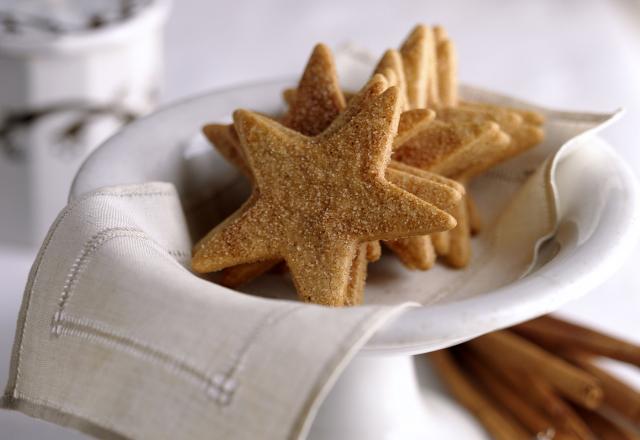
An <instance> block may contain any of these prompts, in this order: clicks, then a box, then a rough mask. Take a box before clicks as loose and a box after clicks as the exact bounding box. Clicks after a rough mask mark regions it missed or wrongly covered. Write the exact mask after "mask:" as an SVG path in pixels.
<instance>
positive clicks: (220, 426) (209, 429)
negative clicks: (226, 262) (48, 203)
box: [4, 183, 403, 439]
mask: <svg viewBox="0 0 640 440" xmlns="http://www.w3.org/2000/svg"><path fill="white" fill-rule="evenodd" d="M190 248H191V242H190V239H189V235H188V233H187V227H186V223H185V219H184V214H183V210H182V208H181V205H180V200H179V198H178V196H177V193H176V191H175V189H174V187H173V185H171V184H168V183H148V184H144V185H135V186H123V187H117V188H105V189H103V190H99V191H96V192H93V193H91V194H88V195H87V196H85V197H82V198H81V199H79V200H76V201H74V202H73V203H71V204H70V205H69V206H68V207H67V208H66V209H65V210H64V211H63V212H62V213H61V214H60V216H59V217H58V219H57V220H56V222H55V224H54V225H53V227H52V229H51V231H50V233H49V235H48V237H47V238H46V240H45V242H44V244H43V246H42V249H41V251H40V254H39V255H38V257H37V260H36V262H35V264H34V266H33V269H32V271H31V274H30V277H29V281H28V285H27V288H26V292H25V297H24V302H23V304H22V309H21V312H20V317H19V323H18V332H17V336H16V342H15V346H14V353H13V359H12V368H11V373H10V382H9V385H8V387H7V392H6V394H5V397H4V406H7V407H10V408H15V409H18V410H20V411H23V412H25V413H27V414H29V415H32V416H35V417H40V418H44V419H47V420H50V421H53V422H55V423H59V424H63V425H68V426H72V427H75V428H77V429H80V430H83V431H85V432H88V433H91V434H94V435H97V436H99V437H106V438H112V437H115V438H119V437H125V438H154V439H176V438H181V439H200V438H212V437H213V438H224V439H255V438H263V439H284V438H297V437H298V436H301V435H303V434H304V432H305V431H306V429H307V428H308V426H307V425H308V422H309V421H310V419H311V418H310V417H309V415H310V414H312V413H313V412H314V411H315V410H316V409H317V406H318V405H319V403H320V400H321V397H322V396H323V395H324V394H325V393H326V392H327V391H328V388H329V386H330V385H331V383H332V382H333V381H334V380H335V379H336V377H337V375H338V373H339V372H340V371H341V369H342V367H344V366H345V365H346V362H348V360H349V359H350V358H351V357H352V356H353V355H354V353H355V352H356V351H357V350H358V348H359V347H360V346H361V345H362V344H363V343H364V342H365V341H366V340H367V338H368V337H369V336H370V335H371V334H372V332H374V331H375V330H376V329H377V328H378V327H379V326H380V325H381V324H382V323H383V322H384V321H385V320H387V319H389V318H390V317H392V316H393V315H395V314H396V313H398V311H399V310H401V309H402V308H403V306H402V305H400V306H396V307H381V306H377V307H372V306H366V307H358V308H345V309H339V310H336V309H330V308H325V307H320V306H314V305H308V304H302V303H297V302H291V301H273V300H267V299H261V298H256V297H252V296H248V295H240V294H237V293H235V292H232V291H230V290H228V289H223V288H220V287H219V286H217V285H215V284H213V283H211V282H209V281H206V280H203V279H201V278H198V277H196V276H194V275H193V274H192V273H191V272H190V271H189V269H188V265H189V258H190V255H191V252H190Z"/></svg>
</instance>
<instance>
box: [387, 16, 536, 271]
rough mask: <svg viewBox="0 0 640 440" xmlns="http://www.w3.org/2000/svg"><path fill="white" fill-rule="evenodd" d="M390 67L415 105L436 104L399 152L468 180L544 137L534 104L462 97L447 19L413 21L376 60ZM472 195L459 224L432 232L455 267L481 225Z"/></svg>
mask: <svg viewBox="0 0 640 440" xmlns="http://www.w3.org/2000/svg"><path fill="white" fill-rule="evenodd" d="M389 71H391V72H392V73H391V76H392V77H393V78H394V79H395V81H396V82H400V81H401V79H402V78H404V81H406V84H404V85H402V84H398V87H399V88H400V89H404V90H406V91H407V102H408V103H409V106H408V108H409V109H419V108H424V107H429V108H431V109H434V110H435V111H436V120H435V121H433V122H432V123H431V124H429V125H428V126H426V127H423V128H422V129H421V130H420V131H419V132H417V133H416V132H414V133H412V135H411V136H408V137H407V138H406V139H405V140H404V142H403V143H402V144H399V145H397V149H396V152H395V154H394V159H396V160H399V161H402V162H405V163H407V164H410V165H413V166H415V167H419V168H421V169H424V170H429V171H433V172H437V173H440V174H442V175H444V176H447V177H451V178H454V179H457V180H459V181H460V182H461V183H464V184H466V183H467V182H468V181H469V180H470V179H472V178H473V177H475V176H477V175H479V174H481V173H483V172H485V171H486V170H487V169H489V168H491V167H492V166H495V165H496V164H498V163H500V162H503V161H504V160H507V159H508V158H510V157H512V156H514V155H517V154H520V153H522V152H523V151H525V150H527V149H528V148H531V147H532V146H533V145H535V144H537V143H539V142H540V141H541V140H542V136H543V133H542V130H541V128H540V124H541V123H542V122H543V118H542V117H541V116H540V115H538V114H537V113H535V112H530V111H522V110H517V109H511V108H506V107H501V106H496V105H489V104H479V103H471V102H460V101H459V98H458V84H457V61H456V56H455V47H454V45H453V42H452V41H451V40H450V39H449V38H448V37H447V34H446V31H445V30H444V29H443V28H441V27H434V28H429V27H427V26H424V25H419V26H417V27H416V28H414V30H413V31H412V32H411V33H410V34H409V36H408V37H407V39H406V40H405V42H404V43H403V44H402V45H401V48H400V50H399V51H394V50H390V51H387V52H386V53H385V55H384V56H383V57H382V59H381V60H380V62H379V64H378V67H377V68H376V72H377V73H382V74H385V72H389ZM399 71H402V72H403V73H402V74H399V73H398V72H399ZM466 199H467V200H466V201H465V204H464V205H461V206H458V207H456V208H455V210H454V211H453V213H454V216H456V219H457V220H458V226H457V227H456V229H454V230H452V231H450V232H446V233H442V234H435V235H434V236H433V237H432V241H433V244H434V247H435V250H436V253H438V254H439V255H441V256H443V257H445V260H446V261H447V262H448V263H449V264H451V265H452V266H454V267H464V266H466V265H467V263H468V261H469V256H470V240H469V238H470V234H471V232H472V230H475V231H477V230H479V228H480V219H479V216H478V213H477V209H476V208H475V204H474V202H473V200H471V198H470V196H467V197H466Z"/></svg>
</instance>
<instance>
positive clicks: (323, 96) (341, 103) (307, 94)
mask: <svg viewBox="0 0 640 440" xmlns="http://www.w3.org/2000/svg"><path fill="white" fill-rule="evenodd" d="M346 106H347V104H346V102H345V99H344V95H343V94H342V90H341V89H340V83H339V82H338V75H337V73H336V67H335V64H334V62H333V56H332V55H331V52H330V50H329V48H327V46H325V45H324V44H318V45H316V47H315V48H314V49H313V53H312V54H311V57H310V58H309V61H308V62H307V66H306V68H305V69H304V72H303V74H302V78H301V79H300V83H299V84H298V89H297V91H296V94H295V97H294V98H293V99H292V101H291V103H290V105H289V110H288V111H287V113H285V115H284V116H283V118H282V123H283V124H284V125H285V126H287V127H289V128H291V129H293V130H296V131H299V132H300V133H302V134H305V135H307V136H315V135H317V134H320V133H321V132H322V131H324V130H325V129H326V128H327V127H328V126H329V125H330V124H331V122H333V120H334V119H335V118H336V117H337V116H338V114H339V113H340V112H342V111H343V110H344V109H345V107H346Z"/></svg>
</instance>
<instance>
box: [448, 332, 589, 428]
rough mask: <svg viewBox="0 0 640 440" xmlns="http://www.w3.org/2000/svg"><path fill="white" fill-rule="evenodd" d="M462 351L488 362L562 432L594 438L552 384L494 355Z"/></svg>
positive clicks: (501, 377) (491, 367)
mask: <svg viewBox="0 0 640 440" xmlns="http://www.w3.org/2000/svg"><path fill="white" fill-rule="evenodd" d="M462 347H464V345H463V346H462ZM459 350H460V349H459ZM462 350H463V351H464V352H466V353H468V354H467V355H468V356H477V357H478V360H479V361H480V362H482V363H483V364H485V365H487V366H488V367H489V368H490V369H491V370H492V371H493V372H494V373H495V374H496V375H497V376H498V377H499V378H500V379H501V380H503V381H504V382H505V383H506V384H508V386H510V387H512V388H513V389H514V390H516V391H517V392H518V393H520V394H521V395H522V396H523V397H524V398H525V399H526V400H527V401H528V402H529V403H530V404H531V405H535V406H536V407H537V408H540V409H541V410H542V411H544V412H545V414H547V416H548V417H549V418H550V419H551V420H552V421H553V423H554V425H555V426H558V427H559V428H560V429H562V430H564V431H569V432H573V433H574V435H575V436H576V437H577V438H578V439H580V440H593V439H594V438H595V435H594V434H593V432H592V431H591V430H590V429H589V427H588V426H587V424H586V423H585V422H584V421H583V420H582V419H581V418H580V416H578V414H576V412H575V411H574V410H573V408H572V407H571V406H570V405H569V404H567V403H566V402H565V401H564V400H563V399H562V398H561V397H560V396H558V394H557V393H556V392H555V390H554V389H553V388H552V387H551V385H549V384H548V383H547V382H545V381H544V380H543V379H541V378H539V377H538V376H537V375H535V374H531V373H529V372H527V371H524V370H517V369H514V368H511V367H505V365H504V364H503V363H502V362H500V359H499V358H498V357H497V356H490V357H484V356H479V355H478V353H473V352H471V351H469V350H464V348H462Z"/></svg>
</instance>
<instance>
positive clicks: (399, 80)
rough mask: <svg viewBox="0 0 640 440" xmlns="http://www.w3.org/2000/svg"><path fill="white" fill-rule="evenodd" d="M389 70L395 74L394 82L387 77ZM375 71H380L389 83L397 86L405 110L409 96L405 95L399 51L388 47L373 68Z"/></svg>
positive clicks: (405, 80) (405, 81) (405, 85)
mask: <svg viewBox="0 0 640 440" xmlns="http://www.w3.org/2000/svg"><path fill="white" fill-rule="evenodd" d="M389 72H393V76H395V84H394V83H392V81H391V78H389ZM375 73H380V74H382V75H384V76H385V77H387V80H388V81H389V84H390V85H395V86H397V87H398V89H399V91H400V96H402V99H403V101H404V104H403V109H404V110H407V109H408V108H409V97H408V95H407V79H406V78H405V74H404V68H403V65H402V56H401V55H400V52H398V51H397V50H394V49H389V50H388V51H386V52H385V53H384V55H383V56H382V58H380V61H379V62H378V65H377V66H376V68H375V70H374V74H375Z"/></svg>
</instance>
